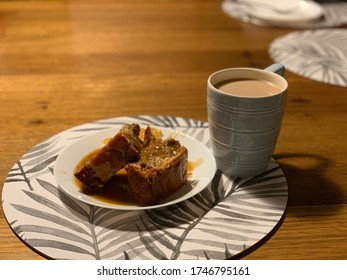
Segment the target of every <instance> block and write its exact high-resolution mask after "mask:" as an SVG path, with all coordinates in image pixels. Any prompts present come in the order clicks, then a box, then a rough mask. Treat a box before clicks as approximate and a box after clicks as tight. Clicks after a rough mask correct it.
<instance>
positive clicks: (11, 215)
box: [2, 116, 288, 259]
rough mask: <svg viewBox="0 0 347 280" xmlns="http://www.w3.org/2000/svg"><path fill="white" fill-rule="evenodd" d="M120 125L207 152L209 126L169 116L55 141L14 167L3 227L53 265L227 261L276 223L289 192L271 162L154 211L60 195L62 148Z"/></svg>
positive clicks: (106, 124)
mask: <svg viewBox="0 0 347 280" xmlns="http://www.w3.org/2000/svg"><path fill="white" fill-rule="evenodd" d="M125 123H139V124H152V125H157V126H165V127H173V128H175V129H177V130H181V131H183V132H184V133H186V134H189V135H191V136H193V137H195V138H196V139H198V140H200V141H202V142H203V143H205V144H206V145H207V146H209V145H210V143H209V141H210V137H209V132H208V125H207V123H205V122H201V121H197V120H192V119H184V118H179V117H168V116H136V117H120V118H112V119H106V120H100V121H96V122H93V123H88V124H84V125H81V126H77V127H74V128H71V129H69V130H66V131H63V132H61V133H59V134H57V135H54V136H53V137H51V138H50V139H48V140H46V141H44V142H42V143H40V144H38V145H37V146H35V147H33V148H32V149H31V150H30V151H29V152H28V153H26V154H25V155H23V156H22V158H20V159H19V160H18V162H17V163H16V164H15V165H14V166H13V168H12V170H11V171H10V173H9V174H8V176H7V178H6V181H5V184H4V188H3V193H2V206H3V209H4V213H5V216H6V218H7V221H8V223H9V225H10V226H11V228H12V229H13V231H14V232H15V233H16V234H17V236H18V237H19V238H20V239H21V240H23V241H24V242H25V243H26V244H27V245H28V246H30V247H31V248H33V249H34V250H36V251H37V252H39V253H41V254H42V255H44V256H46V257H48V258H53V259H228V258H232V257H235V256H236V255H237V254H239V253H241V252H243V251H244V250H246V249H248V248H250V247H251V246H253V245H255V244H256V243H258V242H259V241H260V240H262V239H263V238H264V237H266V236H267V235H268V234H269V233H270V232H271V231H272V230H273V229H274V227H275V226H276V225H277V224H278V223H279V222H280V220H281V218H282V216H283V214H284V212H285V208H286V204H287V199H288V188H287V182H286V179H285V177H284V174H283V172H282V170H281V168H280V167H279V165H278V164H277V163H276V162H275V161H274V160H273V161H272V162H271V163H270V165H269V167H268V170H267V171H265V172H264V173H263V174H261V175H260V176H257V177H254V178H248V179H239V178H228V177H226V176H224V175H223V174H222V173H221V172H220V171H217V172H216V174H215V177H214V179H213V181H212V183H211V184H210V185H209V186H208V187H207V188H206V189H205V190H204V191H203V192H201V193H200V194H198V195H196V196H194V197H193V198H191V199H189V200H187V201H184V202H181V203H179V204H175V205H172V206H169V207H166V208H159V209H154V210H146V211H120V210H111V209H104V208H98V207H95V206H91V205H88V204H85V203H83V202H80V201H77V200H75V199H73V198H71V197H69V196H67V195H66V194H64V193H63V192H62V191H60V189H59V188H58V186H57V183H56V182H55V179H54V175H53V166H54V162H55V160H56V158H57V156H58V155H59V152H60V151H61V149H62V148H63V147H65V146H66V145H69V144H71V143H73V142H74V141H76V140H77V139H80V138H81V137H83V136H85V135H87V134H89V133H93V132H95V131H98V130H102V129H107V128H110V127H112V126H115V125H119V124H125Z"/></svg>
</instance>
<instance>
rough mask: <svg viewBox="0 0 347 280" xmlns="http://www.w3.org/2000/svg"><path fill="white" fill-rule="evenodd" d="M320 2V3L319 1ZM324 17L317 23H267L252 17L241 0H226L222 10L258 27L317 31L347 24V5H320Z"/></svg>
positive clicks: (328, 3) (330, 3)
mask: <svg viewBox="0 0 347 280" xmlns="http://www.w3.org/2000/svg"><path fill="white" fill-rule="evenodd" d="M318 2H320V1H318ZM320 5H321V7H322V9H323V11H324V16H323V17H322V18H321V19H319V20H316V21H312V22H305V23H303V22H301V23H296V22H292V23H290V22H286V23H284V22H278V23H276V22H267V21H262V20H259V19H257V18H255V17H254V16H252V13H251V10H250V9H252V7H251V6H250V5H244V4H243V3H242V1H240V0H224V1H223V2H222V10H223V11H224V12H225V13H226V14H227V15H229V16H230V17H232V18H235V19H238V20H241V21H244V22H251V23H253V24H256V25H262V26H275V27H284V28H295V29H316V28H326V27H337V26H341V25H343V24H346V23H347V3H346V2H343V1H341V2H339V1H337V2H336V1H331V2H326V3H320Z"/></svg>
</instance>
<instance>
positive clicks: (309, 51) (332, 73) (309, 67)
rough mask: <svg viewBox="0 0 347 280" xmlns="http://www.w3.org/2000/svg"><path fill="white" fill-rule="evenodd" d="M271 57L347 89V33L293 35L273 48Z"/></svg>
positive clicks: (309, 32)
mask: <svg viewBox="0 0 347 280" xmlns="http://www.w3.org/2000/svg"><path fill="white" fill-rule="evenodd" d="M269 54H270V56H271V58H272V59H273V60H274V61H275V62H278V63H282V64H284V65H285V66H286V68H287V69H288V70H290V71H291V72H293V73H296V74H298V75H301V76H304V77H306V78H309V79H312V80H315V81H319V82H323V83H328V84H332V85H338V86H344V87H345V86H347V30H344V29H334V28H333V29H322V30H306V31H296V32H292V33H289V34H287V35H285V36H283V37H280V38H277V39H275V40H274V41H273V42H272V43H271V44H270V47H269Z"/></svg>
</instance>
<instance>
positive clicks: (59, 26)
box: [0, 0, 347, 259]
mask: <svg viewBox="0 0 347 280" xmlns="http://www.w3.org/2000/svg"><path fill="white" fill-rule="evenodd" d="M220 4H221V1H219V0H187V1H179V0H146V1H145V0H132V1H126V0H118V1H116V0H115V1H112V0H99V1H82V0H80V1H77V0H75V1H73V0H71V1H54V0H52V1H1V2H0V158H1V163H0V190H1V191H2V186H3V183H4V181H5V179H6V176H7V174H8V172H9V171H10V169H11V168H12V166H13V165H14V164H15V163H16V161H17V160H18V159H19V158H20V157H21V156H22V155H23V154H24V153H25V152H27V151H28V150H29V149H30V148H31V147H33V146H34V145H36V144H38V143H40V142H42V141H43V140H45V139H47V138H49V137H50V136H52V135H54V134H56V133H58V132H61V131H62V130H64V129H67V128H70V127H73V126H76V125H79V124H83V123H86V122H90V121H95V120H98V119H105V118H111V117H118V116H132V115H141V114H148V115H158V114H159V115H174V116H181V117H187V118H194V119H200V120H203V121H206V120H207V111H206V81H207V78H208V76H209V75H210V74H211V73H212V72H214V71H216V70H220V69H223V68H229V67H239V66H245V67H256V68H265V67H267V66H268V65H270V64H271V63H272V62H273V61H272V60H271V59H270V57H269V54H268V47H269V44H270V43H271V42H272V41H273V40H274V39H276V38H278V37H279V36H282V35H285V34H288V33H289V32H292V31H293V30H291V29H278V28H272V27H262V26H256V25H253V24H248V23H244V22H241V21H238V20H235V19H232V18H230V17H228V16H227V15H226V14H224V13H223V12H222V10H221V5H220ZM342 28H343V27H342ZM286 78H287V80H288V83H289V95H288V100H287V107H286V113H285V117H284V121H283V127H282V131H281V135H280V138H279V140H278V144H277V147H276V151H275V154H274V157H275V158H276V160H277V161H278V162H279V163H280V165H281V168H282V169H283V171H284V173H285V175H286V178H287V181H288V186H289V203H288V208H287V211H286V215H285V217H284V219H283V221H282V223H281V224H280V225H279V226H278V227H277V228H276V229H275V230H274V231H273V232H272V233H271V235H270V236H269V237H268V238H267V239H266V240H264V241H262V242H261V243H259V244H257V245H256V246H255V247H253V248H251V249H250V250H249V251H247V252H245V253H244V254H242V255H240V256H237V258H244V259H346V258H347V205H346V203H347V168H346V165H347V145H346V141H347V140H346V139H347V129H346V128H347V126H346V120H347V90H346V88H343V87H337V86H332V85H328V84H323V83H319V82H315V81H312V80H309V79H306V78H303V77H300V76H298V75H295V74H293V73H290V72H287V73H286ZM0 259H44V257H43V256H41V255H40V254H39V253H37V252H35V251H33V250H32V249H31V248H29V247H27V246H26V245H25V244H23V243H22V242H21V240H20V239H19V238H18V237H17V236H16V235H15V234H14V233H13V232H12V230H11V228H10V226H9V225H8V224H7V221H6V219H5V217H4V213H3V210H2V208H1V207H0Z"/></svg>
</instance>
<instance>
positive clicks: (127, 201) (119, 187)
mask: <svg viewBox="0 0 347 280" xmlns="http://www.w3.org/2000/svg"><path fill="white" fill-rule="evenodd" d="M97 151H98V150H95V151H92V152H91V153H89V154H87V155H86V156H85V157H83V158H82V159H81V160H80V162H79V163H78V164H77V165H76V167H75V170H74V171H76V170H78V169H79V168H80V167H81V166H82V165H84V164H85V163H86V161H87V160H88V159H89V158H91V157H92V156H93V155H94V154H95V153H96V152H97ZM203 161H204V160H203V158H199V159H197V160H196V161H189V160H188V164H187V172H188V179H189V178H192V175H193V172H194V170H195V169H196V168H197V167H199V166H200V165H201V164H202V163H203ZM74 173H75V172H74ZM73 181H74V183H75V185H76V186H77V187H78V188H79V189H80V191H81V192H82V193H84V194H86V195H88V196H90V197H92V198H94V199H96V200H98V201H100V202H104V203H109V204H114V205H122V206H135V205H137V203H136V201H135V200H134V199H133V198H132V197H131V196H130V195H129V193H128V182H127V174H126V171H125V170H124V169H121V170H119V171H118V172H117V173H116V174H115V175H114V176H113V177H112V179H111V180H110V181H108V182H107V183H106V184H105V185H104V187H103V188H102V191H100V192H92V191H89V190H88V189H86V188H85V187H84V185H83V184H82V183H81V182H80V181H79V180H78V179H77V178H76V177H75V176H73Z"/></svg>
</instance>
